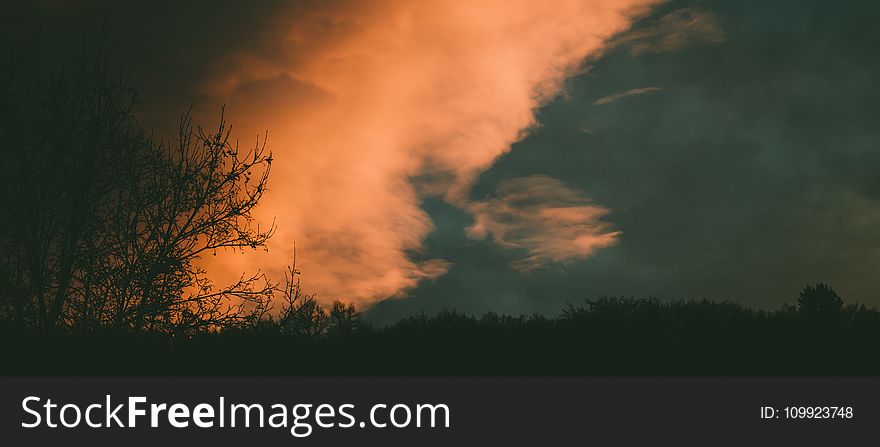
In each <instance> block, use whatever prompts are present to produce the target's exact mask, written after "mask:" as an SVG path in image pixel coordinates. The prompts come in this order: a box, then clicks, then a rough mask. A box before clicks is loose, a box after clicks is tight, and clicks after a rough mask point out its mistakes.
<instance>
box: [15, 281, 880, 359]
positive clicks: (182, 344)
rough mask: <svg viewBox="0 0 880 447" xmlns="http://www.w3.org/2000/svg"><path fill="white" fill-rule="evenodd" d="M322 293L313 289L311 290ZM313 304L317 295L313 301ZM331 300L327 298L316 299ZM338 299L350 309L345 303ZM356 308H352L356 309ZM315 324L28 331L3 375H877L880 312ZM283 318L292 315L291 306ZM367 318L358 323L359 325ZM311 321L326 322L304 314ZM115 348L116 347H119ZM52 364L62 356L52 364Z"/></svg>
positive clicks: (689, 311)
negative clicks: (176, 332) (176, 330)
mask: <svg viewBox="0 0 880 447" xmlns="http://www.w3.org/2000/svg"><path fill="white" fill-rule="evenodd" d="M311 298H312V299H314V297H311ZM310 302H314V301H310ZM316 306H317V304H316ZM318 307H319V308H320V306H318ZM336 307H337V308H339V309H348V306H344V305H342V304H338V305H337V306H336ZM345 313H346V314H348V313H349V311H348V310H345ZM320 314H321V315H323V316H324V317H321V319H320V321H322V322H324V323H325V324H326V325H325V326H323V330H321V331H317V332H314V331H313V332H307V331H304V330H302V329H300V328H297V327H296V323H292V322H291V321H289V320H288V321H285V320H284V319H283V318H269V317H267V318H265V319H264V320H262V321H261V323H260V324H256V325H251V326H234V327H230V328H227V329H225V330H223V331H219V332H218V331H204V332H198V333H193V334H191V335H189V336H186V337H175V336H170V335H168V334H163V333H140V334H135V333H129V334H127V335H126V334H119V333H113V334H112V336H110V335H109V334H108V335H103V334H101V333H92V334H89V335H84V334H81V335H77V334H67V335H62V334H54V335H34V334H30V335H27V336H24V337H23V336H22V335H21V334H20V333H18V332H12V331H11V329H10V332H8V334H7V335H6V337H7V339H10V338H11V337H17V338H16V340H20V342H17V343H14V344H12V349H11V352H10V354H9V355H8V357H7V358H8V359H9V360H10V361H8V362H6V364H5V368H4V370H3V371H2V373H3V374H8V375H16V374H17V375H21V374H37V375H39V374H47V373H49V374H74V375H76V374H83V375H89V374H92V375H94V374H104V375H113V374H116V375H145V374H155V375H238V374H241V375H284V376H292V375H301V376H316V375H330V376H334V375H335V376H339V375H344V376H350V375H381V376H387V375H391V376H412V375H423V376H438V375H469V376H474V375H486V376H534V375H554V376H574V375H597V376H620V375H623V376H633V375H635V376H644V375H650V376H662V375H672V376H681V375H686V376H706V375H721V376H742V375H746V376H754V375H758V376H768V375H783V376H792V375H796V376H829V375H834V376H865V375H877V374H880V360H878V359H877V357H876V356H875V355H873V351H874V345H875V341H876V340H877V339H878V337H880V312H878V310H877V309H873V308H867V307H865V306H863V305H856V304H848V305H844V306H842V307H841V308H840V310H839V311H838V312H836V313H834V314H831V315H830V316H828V317H827V318H824V319H816V318H812V317H811V316H810V315H807V314H804V313H803V312H799V311H798V310H797V309H796V308H795V307H793V306H783V307H782V308H780V309H777V310H773V311H766V310H755V309H750V308H748V307H745V306H742V305H740V304H736V303H731V302H713V301H708V300H696V301H671V302H665V301H661V300H658V299H653V298H648V299H635V298H611V297H605V298H601V299H598V300H593V301H587V302H584V303H583V304H579V305H569V306H568V307H566V308H565V309H563V310H562V311H561V312H560V314H559V315H558V316H556V317H547V316H543V315H520V316H509V315H498V314H495V313H488V314H485V315H483V316H481V317H476V316H472V315H467V314H463V313H460V312H457V311H454V310H447V311H442V312H440V313H438V314H436V315H432V316H428V315H424V314H421V315H415V316H412V317H408V318H404V319H402V320H400V321H398V322H396V323H394V324H391V325H388V326H384V327H375V326H372V325H370V324H369V323H368V322H366V321H365V320H364V319H363V318H359V316H358V314H357V312H353V315H352V316H351V318H350V319H351V322H350V323H345V324H348V325H349V326H342V327H350V328H354V329H352V330H341V329H340V330H334V329H331V327H332V326H331V323H330V322H329V318H327V317H326V316H327V315H329V312H327V311H326V310H324V309H323V308H322V309H321V311H320ZM282 315H283V313H282ZM355 322H356V323H355ZM303 324H305V325H306V327H310V328H312V327H314V322H310V321H306V322H305V323H303ZM109 352H112V353H114V355H113V356H112V357H108V356H107V353H109ZM50 360H51V361H50Z"/></svg>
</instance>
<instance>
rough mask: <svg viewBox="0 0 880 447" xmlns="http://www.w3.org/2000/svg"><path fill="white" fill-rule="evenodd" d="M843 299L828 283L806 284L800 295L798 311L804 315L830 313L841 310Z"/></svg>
mask: <svg viewBox="0 0 880 447" xmlns="http://www.w3.org/2000/svg"><path fill="white" fill-rule="evenodd" d="M842 308H843V299H841V298H840V296H839V295H837V292H835V291H834V289H832V288H831V287H830V286H829V285H828V284H825V283H818V284H816V285H815V286H809V285H808V286H806V287H804V290H803V291H802V292H801V294H800V296H799V297H798V312H801V313H802V314H804V315H828V314H834V313H837V312H840V310H841V309H842Z"/></svg>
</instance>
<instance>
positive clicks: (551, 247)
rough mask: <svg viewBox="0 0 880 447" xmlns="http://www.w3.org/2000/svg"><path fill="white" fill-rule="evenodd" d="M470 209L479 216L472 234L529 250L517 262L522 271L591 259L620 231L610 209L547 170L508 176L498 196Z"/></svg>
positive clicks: (505, 245) (474, 236) (500, 186)
mask: <svg viewBox="0 0 880 447" xmlns="http://www.w3.org/2000/svg"><path fill="white" fill-rule="evenodd" d="M469 210H470V211H471V212H472V213H473V214H474V216H475V218H476V219H475V222H474V224H473V225H472V226H470V227H469V228H468V229H467V234H468V236H469V237H471V238H473V239H484V238H486V237H487V236H489V235H491V236H492V240H493V241H495V242H496V243H497V244H499V245H501V246H502V247H505V248H509V249H518V250H522V251H524V252H525V256H524V257H522V258H520V259H518V260H516V261H514V263H513V266H514V268H516V269H518V270H521V271H530V270H535V269H540V268H543V267H546V266H547V265H548V264H551V263H567V262H570V261H573V260H576V259H582V258H586V257H588V256H590V255H591V254H592V253H593V252H595V251H596V250H598V249H600V248H605V247H608V246H611V245H613V244H615V243H616V242H617V238H618V237H619V236H620V232H619V231H611V230H609V227H610V225H609V224H608V223H606V222H604V221H602V220H601V218H602V217H604V216H606V215H607V214H608V213H609V212H610V211H609V210H608V209H607V208H604V207H601V206H598V205H593V204H591V203H590V200H589V199H588V198H586V197H584V196H583V195H582V194H581V193H579V192H578V191H575V190H572V189H569V188H568V187H566V186H565V185H564V184H563V183H562V182H560V181H559V180H557V179H554V178H552V177H547V176H543V175H534V176H529V177H522V178H516V179H509V180H504V181H503V182H502V183H501V184H500V185H499V186H498V189H497V191H496V193H495V197H494V198H492V199H490V200H487V201H484V202H475V203H473V204H472V205H471V206H470V209H469Z"/></svg>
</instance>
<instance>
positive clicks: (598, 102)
mask: <svg viewBox="0 0 880 447" xmlns="http://www.w3.org/2000/svg"><path fill="white" fill-rule="evenodd" d="M660 90H663V89H662V88H660V87H642V88H632V89H629V90H627V91H625V92H620V93H614V94H613V95H608V96H604V97H602V98H599V99H597V100H595V101H593V105H594V106H601V105H603V104H608V103H610V102H614V101H617V100H618V99H622V98H626V97H627V96H637V95H644V94H646V93H654V92H659V91H660Z"/></svg>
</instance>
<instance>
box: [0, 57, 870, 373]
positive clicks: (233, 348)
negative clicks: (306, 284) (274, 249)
mask: <svg viewBox="0 0 880 447" xmlns="http://www.w3.org/2000/svg"><path fill="white" fill-rule="evenodd" d="M84 48H85V49H84V50H83V53H82V55H81V57H80V58H79V59H78V60H77V61H76V62H75V63H72V64H71V65H69V66H67V67H65V68H64V69H63V70H61V71H59V72H57V73H51V74H48V75H46V76H38V75H34V73H33V72H31V71H29V70H28V69H27V68H26V67H27V58H28V52H27V51H22V50H15V49H4V50H3V54H2V57H0V142H2V144H0V160H2V164H0V336H2V343H3V349H4V354H3V357H2V365H3V368H2V371H0V373H2V374H4V375H100V376H109V375H285V376H289V375H346V376H348V375H397V376H403V375H495V376H498V375H502V376H509V375H775V374H778V375H877V374H880V361H878V360H877V356H876V355H875V351H876V349H875V343H876V341H877V340H880V312H878V311H877V310H876V309H873V308H871V309H869V308H866V307H864V306H859V305H854V304H849V305H844V302H843V300H842V299H841V298H840V297H839V296H838V295H837V293H836V292H835V291H834V290H833V289H831V288H830V287H829V286H828V285H826V284H821V283H820V284H818V285H816V286H808V287H807V288H805V289H804V290H803V291H802V292H801V294H800V297H799V298H798V300H797V306H793V305H792V306H786V307H783V308H781V309H779V310H776V311H764V310H755V309H751V308H747V307H744V306H742V305H739V304H735V303H730V302H723V303H719V302H711V301H705V300H704V301H672V302H664V301H660V300H657V299H632V298H603V299H599V300H595V301H588V302H584V303H583V304H575V305H570V306H569V307H567V308H565V309H563V310H562V311H561V313H560V314H559V315H557V316H552V317H548V316H544V315H529V316H507V315H497V314H492V313H489V314H486V315H483V316H481V317H475V316H471V315H465V314H461V313H458V312H456V311H454V310H450V311H444V312H441V313H439V314H437V315H432V316H427V315H419V316H413V317H409V318H405V319H403V320H401V321H398V322H397V323H394V324H391V325H389V326H386V327H375V326H373V325H371V324H370V323H369V322H367V321H366V320H365V319H364V317H363V316H362V315H361V313H359V312H358V310H356V309H355V308H354V307H353V306H351V305H346V304H344V303H342V302H336V303H333V304H332V306H329V307H326V306H323V305H321V304H320V303H319V302H318V301H317V300H316V299H315V297H314V296H313V295H308V294H306V293H303V291H302V288H301V286H300V272H299V271H297V269H296V260H295V254H294V260H293V263H292V264H291V265H290V266H289V267H288V269H287V275H286V278H285V280H284V282H283V284H279V283H273V282H272V281H271V280H270V279H269V278H267V277H266V276H265V275H263V274H262V273H260V272H252V273H243V274H242V276H241V279H240V280H239V281H238V282H236V283H234V284H231V285H227V286H223V287H219V286H217V285H215V284H213V283H212V281H211V280H210V279H209V274H208V272H207V271H205V270H204V268H202V267H201V266H200V264H199V262H198V260H199V259H201V258H202V257H204V256H210V255H212V254H215V253H217V252H218V251H222V250H254V249H261V248H264V247H265V245H266V242H267V241H268V240H269V238H270V237H271V236H272V233H273V231H274V225H273V224H272V223H269V224H268V225H267V224H265V223H263V224H261V223H260V222H256V221H255V220H254V218H253V217H252V215H251V212H252V210H253V209H254V208H255V207H256V206H257V205H258V203H259V201H260V199H261V197H262V196H263V194H264V192H265V191H266V188H267V185H268V181H269V168H270V166H271V163H272V155H271V153H270V152H269V151H268V149H267V146H266V139H265V138H262V139H260V140H258V141H256V143H255V145H254V146H252V147H251V148H250V149H246V150H241V149H240V148H239V146H238V144H237V143H236V142H235V140H234V139H233V138H231V128H230V126H229V125H228V123H227V122H226V121H225V119H224V117H223V114H222V112H221V114H220V117H219V119H218V123H217V124H216V125H214V126H212V127H211V128H210V129H211V130H208V129H207V128H204V127H201V126H199V125H198V124H196V123H194V122H193V120H192V118H191V117H190V114H189V113H187V112H184V113H183V114H182V115H181V118H180V125H179V128H178V132H177V134H176V136H175V138H173V139H170V140H169V139H159V140H156V139H154V138H153V137H152V136H151V135H150V134H148V133H147V132H146V131H145V130H143V129H142V128H141V127H140V125H139V123H138V122H137V120H136V119H135V117H134V114H133V112H132V107H133V106H134V105H135V104H136V94H135V91H134V90H133V89H132V88H130V87H129V86H128V85H127V83H126V82H125V80H124V79H125V78H124V77H122V76H114V75H113V74H112V73H113V72H112V70H111V69H110V66H109V64H108V63H107V61H106V60H105V59H104V58H103V56H102V54H101V51H100V48H101V46H100V45H97V46H96V48H98V49H97V50H89V49H88V48H89V46H88V45H86V46H85V47H84Z"/></svg>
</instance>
